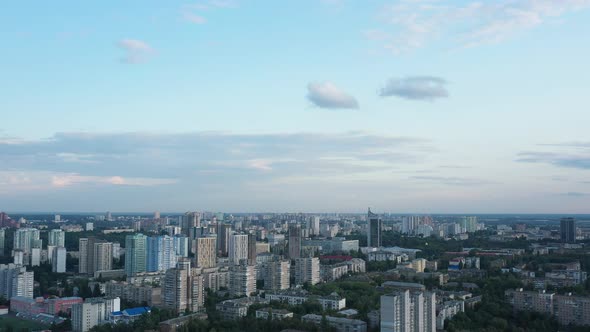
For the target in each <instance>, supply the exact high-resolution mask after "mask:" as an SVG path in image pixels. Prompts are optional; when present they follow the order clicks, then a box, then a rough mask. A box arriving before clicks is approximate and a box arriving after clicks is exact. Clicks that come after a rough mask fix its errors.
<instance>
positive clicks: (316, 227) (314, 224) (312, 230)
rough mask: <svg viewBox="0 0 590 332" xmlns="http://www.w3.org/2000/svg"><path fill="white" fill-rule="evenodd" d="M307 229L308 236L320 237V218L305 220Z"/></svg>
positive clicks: (314, 217)
mask: <svg viewBox="0 0 590 332" xmlns="http://www.w3.org/2000/svg"><path fill="white" fill-rule="evenodd" d="M307 229H308V230H309V234H310V235H315V236H319V235H320V217H318V216H313V217H310V218H309V219H308V220H307Z"/></svg>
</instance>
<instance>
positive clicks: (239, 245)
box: [229, 234, 248, 265]
mask: <svg viewBox="0 0 590 332" xmlns="http://www.w3.org/2000/svg"><path fill="white" fill-rule="evenodd" d="M242 259H246V260H247V259H248V234H232V235H231V236H230V237H229V261H230V263H231V264H234V265H238V264H240V261H241V260H242Z"/></svg>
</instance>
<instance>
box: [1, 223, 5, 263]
mask: <svg viewBox="0 0 590 332" xmlns="http://www.w3.org/2000/svg"><path fill="white" fill-rule="evenodd" d="M5 241H6V232H5V231H4V228H0V256H4V247H5Z"/></svg>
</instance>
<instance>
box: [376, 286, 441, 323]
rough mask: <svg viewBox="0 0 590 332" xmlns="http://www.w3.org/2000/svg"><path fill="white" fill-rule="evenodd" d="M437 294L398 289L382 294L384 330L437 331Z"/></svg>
mask: <svg viewBox="0 0 590 332" xmlns="http://www.w3.org/2000/svg"><path fill="white" fill-rule="evenodd" d="M435 305H436V295H435V294H434V293H431V292H422V291H409V290H402V291H396V292H394V293H392V294H388V295H383V296H381V331H382V332H435V331H436V310H435Z"/></svg>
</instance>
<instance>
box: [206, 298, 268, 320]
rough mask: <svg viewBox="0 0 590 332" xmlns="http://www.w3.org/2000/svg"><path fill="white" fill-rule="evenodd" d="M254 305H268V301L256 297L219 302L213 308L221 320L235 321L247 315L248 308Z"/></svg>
mask: <svg viewBox="0 0 590 332" xmlns="http://www.w3.org/2000/svg"><path fill="white" fill-rule="evenodd" d="M256 303H268V300H267V299H261V298H258V297H242V298H239V299H233V300H225V301H222V302H219V303H217V305H216V306H215V308H216V309H217V311H219V313H220V314H221V317H223V319H229V320H235V319H239V318H241V317H245V316H246V314H248V308H249V307H250V306H251V305H253V304H256Z"/></svg>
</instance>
